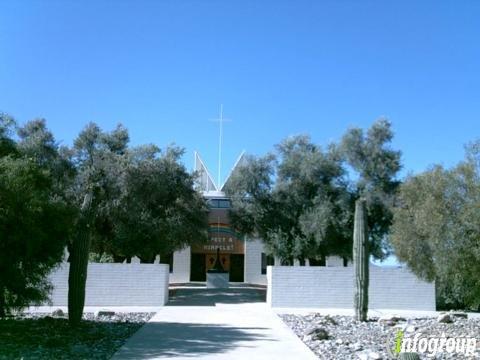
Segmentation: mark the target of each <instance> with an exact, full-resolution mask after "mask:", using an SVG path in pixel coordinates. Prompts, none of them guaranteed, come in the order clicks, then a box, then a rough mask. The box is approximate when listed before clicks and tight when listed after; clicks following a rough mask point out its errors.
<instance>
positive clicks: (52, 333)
mask: <svg viewBox="0 0 480 360" xmlns="http://www.w3.org/2000/svg"><path fill="white" fill-rule="evenodd" d="M52 314H53V315H52ZM52 314H38V313H35V314H33V313H24V314H22V315H18V316H15V317H14V318H9V319H4V320H0V359H2V360H3V359H8V360H10V359H23V360H30V359H109V358H110V357H111V356H112V355H113V354H114V353H115V351H117V350H118V349H119V348H120V347H121V346H122V345H123V344H124V343H125V341H126V340H127V339H128V338H129V337H130V336H132V335H133V334H134V333H135V332H136V331H137V330H138V329H139V328H140V327H141V326H142V325H143V324H144V323H145V322H147V321H148V320H149V319H150V318H151V317H152V316H153V315H154V313H115V314H110V315H105V316H95V314H94V313H86V314H84V316H83V318H84V320H85V321H82V323H81V325H80V326H79V327H78V328H75V329H72V328H70V327H69V325H68V320H67V317H66V316H65V314H63V313H61V312H57V313H55V312H54V313H52Z"/></svg>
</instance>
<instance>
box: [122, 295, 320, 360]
mask: <svg viewBox="0 0 480 360" xmlns="http://www.w3.org/2000/svg"><path fill="white" fill-rule="evenodd" d="M113 359H114V360H124V359H176V360H182V359H189V360H192V359H205V360H206V359H209V360H217V359H228V360H240V359H241V360H254V359H259V360H260V359H262V360H263V359H275V360H280V359H298V360H303V359H305V360H309V359H312V360H313V359H316V357H315V356H314V355H313V353H312V352H311V351H310V350H309V349H308V348H307V347H306V346H305V345H304V344H303V343H302V342H301V341H300V339H299V338H297V336H296V335H295V334H293V332H292V331H291V330H290V329H288V327H287V326H286V325H285V324H284V323H283V322H282V321H281V320H280V319H279V318H278V317H277V315H275V314H274V313H273V312H272V311H271V310H270V309H269V308H268V307H267V305H266V304H265V290H263V289H257V288H245V287H242V288H232V289H228V290H210V289H209V290H207V289H205V288H204V287H202V288H198V287H197V288H195V287H190V288H177V289H173V290H172V291H171V297H170V302H169V304H168V305H167V306H165V307H163V308H162V309H161V310H160V311H159V312H158V313H157V314H156V315H155V316H154V317H153V318H152V319H151V320H150V321H149V322H148V323H147V324H145V325H144V326H143V327H142V328H141V329H140V330H139V331H138V332H137V333H136V334H135V335H134V336H132V337H131V338H130V339H129V340H128V341H127V342H126V343H125V345H124V346H123V347H122V348H121V349H120V350H119V351H118V352H117V353H116V354H115V356H114V357H113Z"/></svg>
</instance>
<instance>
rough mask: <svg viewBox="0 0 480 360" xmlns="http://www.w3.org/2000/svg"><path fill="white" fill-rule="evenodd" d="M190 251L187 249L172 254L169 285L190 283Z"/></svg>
mask: <svg viewBox="0 0 480 360" xmlns="http://www.w3.org/2000/svg"><path fill="white" fill-rule="evenodd" d="M190 261H191V251H190V247H187V248H185V249H183V250H180V251H175V252H174V253H173V271H172V273H171V274H170V283H171V284H173V283H187V282H189V281H190Z"/></svg>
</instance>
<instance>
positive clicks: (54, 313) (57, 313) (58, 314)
mask: <svg viewBox="0 0 480 360" xmlns="http://www.w3.org/2000/svg"><path fill="white" fill-rule="evenodd" d="M52 316H55V317H64V316H65V313H64V312H63V310H62V309H57V310H54V311H52Z"/></svg>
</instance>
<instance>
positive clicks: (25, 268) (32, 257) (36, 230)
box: [0, 156, 72, 316]
mask: <svg viewBox="0 0 480 360" xmlns="http://www.w3.org/2000/svg"><path fill="white" fill-rule="evenodd" d="M52 190H53V185H52V179H51V177H50V176H49V173H48V171H46V170H45V169H42V168H40V167H39V166H37V165H36V164H35V163H34V162H33V161H32V160H30V159H26V158H15V157H12V156H6V157H2V158H0V316H1V315H2V313H3V312H4V311H5V310H6V311H8V310H11V309H18V308H21V307H24V306H27V305H29V304H30V303H37V304H38V303H40V302H41V301H43V300H45V299H46V298H47V295H48V290H49V283H48V282H47V281H46V279H45V277H46V275H47V274H48V273H49V272H50V271H51V270H52V268H53V267H55V265H56V264H58V263H59V262H60V261H61V259H62V256H63V253H64V247H65V244H66V239H67V236H68V231H69V227H70V224H71V215H72V214H71V212H70V211H69V210H68V208H67V207H66V206H65V204H64V203H63V202H61V201H59V200H56V199H54V198H52V196H51V193H52Z"/></svg>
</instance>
